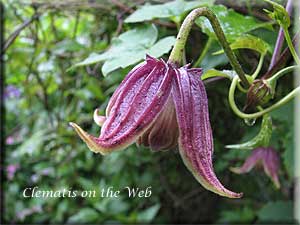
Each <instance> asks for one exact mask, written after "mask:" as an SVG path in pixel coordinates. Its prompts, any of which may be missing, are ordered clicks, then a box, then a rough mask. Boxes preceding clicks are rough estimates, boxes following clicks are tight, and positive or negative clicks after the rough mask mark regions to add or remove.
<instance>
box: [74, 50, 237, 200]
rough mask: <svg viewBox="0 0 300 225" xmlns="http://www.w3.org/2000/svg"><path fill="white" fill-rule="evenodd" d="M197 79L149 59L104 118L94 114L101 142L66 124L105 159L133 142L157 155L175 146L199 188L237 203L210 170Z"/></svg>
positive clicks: (209, 141) (209, 142)
mask: <svg viewBox="0 0 300 225" xmlns="http://www.w3.org/2000/svg"><path fill="white" fill-rule="evenodd" d="M201 74H202V69H189V68H188V66H184V67H181V68H178V67H177V66H176V65H175V64H172V63H166V62H164V61H163V60H157V59H155V58H152V57H150V56H147V57H146V61H145V62H144V63H141V64H139V65H138V66H136V67H135V68H134V69H133V70H131V71H130V72H129V73H128V75H127V76H126V77H125V79H124V80H123V82H122V83H121V84H120V86H119V87H118V88H117V90H116V91H115V92H114V94H113V96H112V97H111V99H110V101H109V104H108V106H107V109H106V118H103V117H101V116H99V115H98V112H97V111H96V112H95V114H94V119H95V122H96V123H97V124H98V125H102V124H103V125H102V129H101V133H100V136H99V137H94V136H92V135H90V134H88V133H86V132H85V131H83V130H82V129H81V128H80V127H79V126H78V125H77V124H75V123H70V124H71V126H72V127H73V128H74V129H75V131H76V132H77V133H78V135H79V136H80V137H81V139H82V140H83V141H84V142H85V143H86V144H87V145H88V147H89V148H90V149H91V150H92V151H94V152H96V153H101V154H103V155H105V154H108V153H110V152H113V151H117V150H121V149H124V148H126V147H127V146H129V145H130V144H132V143H134V142H137V143H138V144H143V145H145V146H149V147H150V148H151V149H153V150H155V151H158V150H166V149H169V148H172V147H174V146H176V145H177V143H178V145H179V152H180V155H181V157H182V159H183V161H184V163H185V165H186V166H187V167H188V169H189V170H190V171H191V172H192V174H193V175H194V177H195V178H196V179H197V180H198V182H200V183H201V184H202V185H203V186H204V187H205V188H206V189H208V190H210V191H212V192H215V193H217V194H219V195H221V196H225V197H229V198H239V197H241V196H242V194H241V193H234V192H232V191H229V190H227V189H226V188H225V187H224V186H223V185H222V184H221V183H220V181H219V180H218V178H217V177H216V175H215V173H214V170H213V165H212V154H213V138H212V130H211V127H210V122H209V115H208V103H207V96H206V91H205V88H204V85H203V83H202V81H201V79H200V76H201Z"/></svg>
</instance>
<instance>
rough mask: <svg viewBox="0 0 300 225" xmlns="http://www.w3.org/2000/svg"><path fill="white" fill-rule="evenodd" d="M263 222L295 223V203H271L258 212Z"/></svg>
mask: <svg viewBox="0 0 300 225" xmlns="http://www.w3.org/2000/svg"><path fill="white" fill-rule="evenodd" d="M258 218H259V221H261V222H268V223H270V222H284V223H291V222H293V203H292V202H291V201H287V202H284V201H277V202H269V203H267V204H266V205H264V206H263V207H262V208H261V209H260V210H259V211H258Z"/></svg>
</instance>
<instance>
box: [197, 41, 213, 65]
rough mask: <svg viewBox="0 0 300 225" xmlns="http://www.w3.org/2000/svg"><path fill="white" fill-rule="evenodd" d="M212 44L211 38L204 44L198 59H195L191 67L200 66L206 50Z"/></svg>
mask: <svg viewBox="0 0 300 225" xmlns="http://www.w3.org/2000/svg"><path fill="white" fill-rule="evenodd" d="M212 42H213V39H212V38H211V37H209V38H208V40H207V42H206V43H205V46H204V48H203V50H202V52H201V54H200V56H199V58H198V59H197V61H196V62H195V63H194V65H193V67H197V66H199V65H200V63H201V62H202V60H203V59H204V57H205V55H206V53H207V51H208V49H209V48H210V46H211V43H212Z"/></svg>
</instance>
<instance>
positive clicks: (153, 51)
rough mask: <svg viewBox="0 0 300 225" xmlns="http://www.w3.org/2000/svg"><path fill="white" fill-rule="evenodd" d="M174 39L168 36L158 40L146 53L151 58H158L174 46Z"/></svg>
mask: <svg viewBox="0 0 300 225" xmlns="http://www.w3.org/2000/svg"><path fill="white" fill-rule="evenodd" d="M175 41H176V38H175V37H174V36H169V37H165V38H162V39H160V40H159V41H158V42H156V44H155V45H153V46H152V47H151V48H150V49H149V50H148V51H147V53H148V54H149V55H151V56H153V57H159V56H161V55H163V54H165V53H168V52H169V51H170V49H171V48H172V46H173V45H174V43H175Z"/></svg>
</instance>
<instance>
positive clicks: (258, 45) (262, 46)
mask: <svg viewBox="0 0 300 225" xmlns="http://www.w3.org/2000/svg"><path fill="white" fill-rule="evenodd" d="M230 48H231V49H233V50H235V49H240V48H247V49H252V50H255V51H258V52H259V53H260V54H262V55H264V54H266V53H267V52H268V51H269V52H271V47H270V46H269V45H268V43H266V42H265V41H264V40H262V39H260V38H259V37H255V36H253V35H250V34H245V35H243V36H241V37H239V38H237V39H236V40H235V41H234V42H232V43H231V45H230ZM222 53H224V50H223V49H222V50H220V51H217V52H214V53H213V55H218V54H222Z"/></svg>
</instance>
